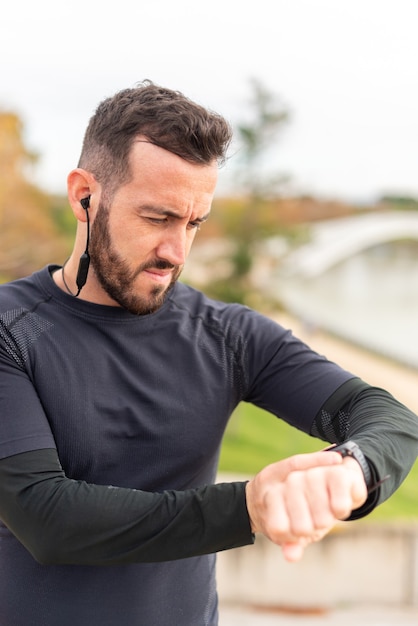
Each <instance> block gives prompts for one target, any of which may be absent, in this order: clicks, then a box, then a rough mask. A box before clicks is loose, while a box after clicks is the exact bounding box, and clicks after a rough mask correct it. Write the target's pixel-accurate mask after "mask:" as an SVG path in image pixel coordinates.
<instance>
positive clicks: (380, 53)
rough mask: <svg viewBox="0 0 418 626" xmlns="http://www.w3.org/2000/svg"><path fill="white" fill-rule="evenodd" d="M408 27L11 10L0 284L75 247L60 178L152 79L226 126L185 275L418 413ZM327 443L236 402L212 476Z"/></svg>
mask: <svg viewBox="0 0 418 626" xmlns="http://www.w3.org/2000/svg"><path fill="white" fill-rule="evenodd" d="M417 19H418V5H417V3H416V2H415V0H396V1H395V0H350V1H348V0H339V1H338V2H335V0H275V2H271V0H259V1H258V2H257V3H250V2H247V1H246V0H239V1H238V0H228V1H227V2H225V1H223V2H221V1H220V0H212V1H211V2H210V3H199V2H196V1H192V0H153V2H138V1H137V0H136V1H135V0H119V2H118V3H117V5H108V4H106V3H103V2H99V1H98V0H89V1H86V0H72V2H60V3H57V2H52V0H38V2H36V3H34V2H31V1H29V0H20V1H19V0H16V2H13V3H7V5H6V6H5V7H3V10H2V18H1V21H0V58H1V59H2V61H1V74H0V281H2V282H4V281H6V280H12V279H15V278H19V277H21V276H24V275H26V274H28V273H30V272H32V271H34V270H36V269H38V268H40V267H42V266H43V265H45V264H46V263H48V262H57V263H62V262H63V261H64V260H65V258H66V257H67V256H68V254H69V252H70V249H71V244H72V237H73V234H74V232H75V223H74V219H73V217H72V214H71V212H70V210H69V207H68V203H67V199H66V177H67V174H68V172H69V171H70V170H71V169H72V168H74V167H76V165H77V161H78V157H79V153H80V148H81V142H82V138H83V133H84V130H85V127H86V125H87V122H88V119H89V118H90V116H91V115H92V113H93V112H94V110H95V108H96V106H97V104H98V103H99V102H100V101H101V100H103V99H104V98H106V97H107V96H109V95H112V94H113V93H115V92H116V91H118V90H120V89H122V88H125V87H131V86H134V85H135V84H136V83H137V82H140V81H142V80H144V79H151V80H153V81H154V82H156V83H159V84H161V85H164V86H166V87H170V88H172V89H176V90H180V91H182V92H184V93H185V94H186V95H188V96H189V97H190V98H192V99H194V100H196V101H198V102H200V103H201V104H203V105H204V106H207V107H209V108H211V109H214V110H216V111H218V112H220V113H222V114H223V115H224V116H225V117H226V118H227V119H228V120H229V121H230V123H231V125H232V126H233V128H234V131H235V139H234V142H233V145H232V146H231V150H230V158H229V159H228V161H227V163H226V165H225V166H224V167H223V169H222V170H221V172H220V181H219V186H218V191H217V196H216V199H215V202H214V206H213V212H212V216H211V219H210V220H209V222H208V223H207V224H205V226H204V227H203V228H202V230H201V232H200V233H199V235H198V238H197V240H196V243H195V245H194V248H193V251H192V254H191V257H190V259H189V262H188V264H187V266H186V269H185V271H184V273H183V278H184V280H185V281H187V282H189V283H191V284H193V285H195V286H197V287H199V288H202V289H203V290H204V291H206V292H207V293H208V294H209V295H212V296H214V297H217V298H221V299H225V300H228V301H239V302H243V303H245V304H248V305H250V306H253V307H255V308H257V309H259V310H261V311H263V312H265V313H266V314H268V315H271V316H274V317H275V318H276V319H277V320H278V321H279V322H280V323H282V324H283V325H285V326H289V327H291V328H292V329H293V330H294V331H295V333H296V334H298V335H299V336H302V337H303V338H304V339H306V340H307V341H308V342H309V343H310V344H311V345H313V347H315V348H316V349H318V350H319V351H321V352H322V353H325V354H326V355H327V356H328V357H329V358H332V359H335V360H337V361H338V362H339V363H341V364H342V365H343V366H344V367H347V369H350V370H352V371H354V372H355V373H357V374H359V375H360V376H362V377H363V378H364V379H365V380H367V381H368V382H371V383H373V384H377V385H380V386H385V387H386V388H387V389H388V390H389V391H391V392H392V393H393V394H394V395H396V396H397V397H398V398H399V399H400V400H402V401H404V402H405V403H406V404H408V405H409V406H410V407H411V408H412V409H414V410H415V411H418V398H417V388H418V325H417V323H416V320H417V319H418V175H417V139H418V116H417V114H416V112H417V110H418V75H417V69H416V59H417V58H418V38H417V37H416V24H417ZM318 447H319V446H318V442H315V441H312V440H310V439H309V438H308V437H307V436H306V435H303V434H301V433H297V432H294V431H293V430H290V429H288V428H287V427H286V425H284V424H277V420H274V419H272V418H271V417H270V416H268V415H266V414H264V413H263V412H261V411H258V410H255V409H254V408H252V407H248V406H245V405H243V406H240V407H239V408H238V410H237V411H236V413H235V414H234V416H233V417H232V419H231V423H230V427H229V429H228V431H227V433H226V436H225V442H224V446H223V450H222V455H221V466H220V469H221V471H222V472H223V474H224V473H226V472H227V473H229V474H230V473H231V472H232V473H238V472H239V473H240V475H242V474H248V475H250V474H251V473H253V472H255V471H257V470H258V469H259V468H260V467H262V466H264V465H266V464H267V463H269V462H272V461H274V460H276V459H277V458H281V457H282V456H287V455H288V454H292V453H294V452H299V451H308V450H313V449H318ZM417 480H418V468H417V467H414V469H413V471H412V472H411V474H410V476H409V478H408V479H407V481H406V482H405V484H404V486H403V487H402V488H401V489H400V490H399V492H398V493H397V494H396V495H395V496H394V497H393V498H392V499H391V500H390V501H389V502H388V503H386V504H384V505H383V506H382V507H380V509H378V510H377V511H376V512H375V513H374V514H373V515H372V516H371V521H370V520H369V521H368V522H367V523H368V524H369V523H374V524H380V528H382V526H381V525H382V524H383V525H384V524H386V525H388V524H389V525H390V527H391V528H392V527H393V525H395V527H399V528H400V527H402V528H405V524H407V525H408V528H411V527H415V525H416V522H417V519H418V503H417V495H416V494H417V488H416V484H417ZM360 525H361V523H360ZM413 537H415V534H414V535H413ZM413 541H415V543H413V545H414V546H415V548H414V550H415V552H414V554H415V561H414V560H413V559H412V561H411V558H409V557H408V558H409V561H408V566H407V567H408V568H409V569H408V572H407V573H405V572H404V571H403V570H402V572H403V574H402V576H403V575H405V576H406V577H407V578H408V580H409V583H408V585H409V587H408V589H409V591H405V589H404V591H405V594H406V595H405V594H404V595H403V596H402V594H401V596H402V597H401V596H399V597H397V598H396V599H393V598H392V600H391V601H392V602H395V603H396V602H399V603H406V604H409V605H411V606H418V565H417V562H418V556H417V555H418V547H417V546H418V540H417V539H416V538H415V539H414V540H413ZM408 545H409V544H408ZM408 551H409V552H410V550H409V549H408V550H407V552H408ZM278 558H280V555H278ZM411 562H412V565H411ZM388 567H389V566H388ZM414 568H415V569H414ZM411 572H412V574H411ZM284 575H285V576H286V574H284ZM411 576H412V582H411ZM387 584H388V585H389V586H390V585H391V584H392V583H391V582H388V583H387ZM392 588H393V585H392ZM234 593H235V595H234V596H233V598H234V601H236V600H237V598H238V599H239V593H240V592H239V590H238V591H236V592H234ZM237 594H238V595H237ZM243 595H244V592H243ZM383 595H384V594H383ZM225 597H229V596H228V594H226V595H225ZM231 597H232V596H231ZM353 598H354V599H355V594H354V596H353ZM350 601H351V602H353V601H354V600H353V599H351V600H350ZM266 602H267V603H272V604H275V603H276V604H277V603H278V602H279V600H277V599H276V602H275V600H274V598H273V599H271V598H270V599H269V600H268V601H267V600H266ZM280 602H282V600H280Z"/></svg>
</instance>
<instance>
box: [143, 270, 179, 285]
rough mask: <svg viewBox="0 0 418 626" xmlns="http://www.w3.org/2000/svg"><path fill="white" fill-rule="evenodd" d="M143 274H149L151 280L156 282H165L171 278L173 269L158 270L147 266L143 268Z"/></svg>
mask: <svg viewBox="0 0 418 626" xmlns="http://www.w3.org/2000/svg"><path fill="white" fill-rule="evenodd" d="M143 271H144V273H145V274H147V275H148V276H149V278H151V279H152V280H154V281H155V282H158V283H162V284H165V283H167V282H168V281H169V280H171V276H172V274H173V270H159V269H155V268H148V269H146V270H143Z"/></svg>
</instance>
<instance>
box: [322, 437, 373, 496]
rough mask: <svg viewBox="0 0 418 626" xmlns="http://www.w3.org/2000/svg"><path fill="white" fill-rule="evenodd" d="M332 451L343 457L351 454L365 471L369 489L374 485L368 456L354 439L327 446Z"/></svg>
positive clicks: (364, 474)
mask: <svg viewBox="0 0 418 626" xmlns="http://www.w3.org/2000/svg"><path fill="white" fill-rule="evenodd" d="M327 450H329V451H330V452H338V453H339V454H341V456H342V457H345V456H351V457H353V459H355V460H356V461H357V463H358V464H359V465H360V467H361V470H362V472H363V476H364V480H365V482H366V485H367V490H368V491H369V490H370V489H371V488H372V487H373V476H372V472H371V470H370V466H369V464H368V462H367V459H366V457H365V456H364V454H363V452H362V451H361V450H360V448H359V446H358V445H357V444H356V443H355V442H354V441H345V442H344V443H340V444H339V445H338V446H333V447H331V448H327Z"/></svg>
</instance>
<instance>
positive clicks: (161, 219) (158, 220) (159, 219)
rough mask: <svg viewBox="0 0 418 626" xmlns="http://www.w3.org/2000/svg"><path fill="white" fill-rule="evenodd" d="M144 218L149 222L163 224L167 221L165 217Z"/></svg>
mask: <svg viewBox="0 0 418 626" xmlns="http://www.w3.org/2000/svg"><path fill="white" fill-rule="evenodd" d="M145 219H146V220H147V221H148V222H151V224H165V223H166V222H167V221H168V220H167V218H166V217H146V218H145Z"/></svg>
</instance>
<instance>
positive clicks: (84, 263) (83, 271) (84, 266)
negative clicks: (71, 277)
mask: <svg viewBox="0 0 418 626" xmlns="http://www.w3.org/2000/svg"><path fill="white" fill-rule="evenodd" d="M80 204H81V206H82V207H83V209H84V210H85V212H86V217H87V241H86V249H85V251H84V253H83V254H82V255H81V257H80V261H79V263H78V271H77V278H76V284H77V294H76V297H77V296H78V295H79V293H80V291H81V290H82V288H83V287H84V285H85V284H86V280H87V274H88V271H89V265H90V255H89V241H90V219H89V212H88V208H89V207H90V196H87V197H86V198H82V199H81V200H80Z"/></svg>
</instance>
